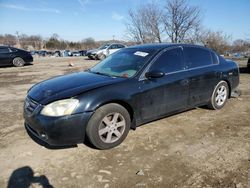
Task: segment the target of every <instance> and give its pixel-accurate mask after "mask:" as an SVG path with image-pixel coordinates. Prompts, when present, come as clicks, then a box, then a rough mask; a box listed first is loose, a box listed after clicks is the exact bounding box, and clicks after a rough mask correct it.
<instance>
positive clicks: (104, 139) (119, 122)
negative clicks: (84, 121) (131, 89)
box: [86, 103, 131, 149]
mask: <svg viewBox="0 0 250 188" xmlns="http://www.w3.org/2000/svg"><path fill="white" fill-rule="evenodd" d="M130 123H131V120H130V115H129V113H128V111H127V110H126V109H125V108H124V107H122V106H121V105H119V104H115V103H110V104H107V105H104V106H102V107H100V108H99V109H97V110H96V112H95V113H94V115H93V116H92V117H91V119H90V120H89V122H88V125H87V128H86V133H87V136H88V138H89V140H90V142H91V143H92V144H93V145H94V146H95V147H97V148H99V149H109V148H113V147H115V146H117V145H119V144H121V143H122V142H123V140H124V139H125V138H126V137H127V134H128V132H129V129H130Z"/></svg>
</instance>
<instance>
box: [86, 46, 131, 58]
mask: <svg viewBox="0 0 250 188" xmlns="http://www.w3.org/2000/svg"><path fill="white" fill-rule="evenodd" d="M125 47H126V46H125V45H123V44H104V45H103V46H101V47H100V48H98V49H94V50H89V51H88V52H87V54H86V55H87V56H88V57H89V58H90V59H97V60H103V59H105V58H106V57H107V56H109V55H111V54H112V53H114V52H116V51H118V50H120V49H122V48H125Z"/></svg>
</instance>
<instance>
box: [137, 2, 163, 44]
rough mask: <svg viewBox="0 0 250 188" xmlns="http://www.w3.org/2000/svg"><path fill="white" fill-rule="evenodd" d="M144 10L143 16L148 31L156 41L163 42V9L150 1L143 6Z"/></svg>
mask: <svg viewBox="0 0 250 188" xmlns="http://www.w3.org/2000/svg"><path fill="white" fill-rule="evenodd" d="M142 12H143V13H144V16H143V18H144V22H145V23H144V24H145V28H146V30H147V33H148V34H149V35H150V36H151V38H152V39H153V40H154V41H157V42H159V43H161V42H162V39H161V34H162V30H163V29H162V23H161V17H162V10H161V9H160V8H159V7H158V6H157V5H156V4H155V3H150V4H148V5H146V6H145V7H143V8H142Z"/></svg>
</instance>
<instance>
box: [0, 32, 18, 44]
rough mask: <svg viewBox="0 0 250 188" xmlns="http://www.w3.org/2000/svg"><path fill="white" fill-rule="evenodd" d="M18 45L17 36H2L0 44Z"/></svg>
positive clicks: (0, 36)
mask: <svg viewBox="0 0 250 188" xmlns="http://www.w3.org/2000/svg"><path fill="white" fill-rule="evenodd" d="M16 43H17V38H16V36H14V35H11V34H5V35H0V44H3V45H10V46H14V45H16Z"/></svg>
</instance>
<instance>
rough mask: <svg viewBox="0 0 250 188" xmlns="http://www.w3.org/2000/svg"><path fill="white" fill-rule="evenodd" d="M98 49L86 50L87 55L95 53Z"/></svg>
mask: <svg viewBox="0 0 250 188" xmlns="http://www.w3.org/2000/svg"><path fill="white" fill-rule="evenodd" d="M98 50H99V49H98V48H97V49H93V50H88V51H87V53H96V52H97V51H98Z"/></svg>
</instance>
